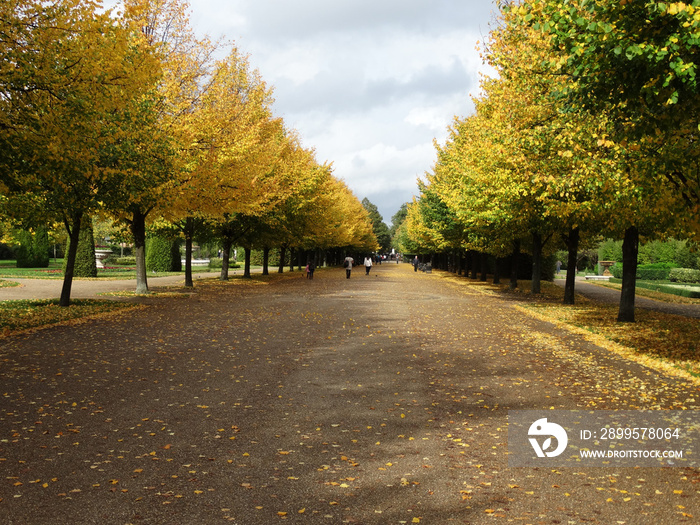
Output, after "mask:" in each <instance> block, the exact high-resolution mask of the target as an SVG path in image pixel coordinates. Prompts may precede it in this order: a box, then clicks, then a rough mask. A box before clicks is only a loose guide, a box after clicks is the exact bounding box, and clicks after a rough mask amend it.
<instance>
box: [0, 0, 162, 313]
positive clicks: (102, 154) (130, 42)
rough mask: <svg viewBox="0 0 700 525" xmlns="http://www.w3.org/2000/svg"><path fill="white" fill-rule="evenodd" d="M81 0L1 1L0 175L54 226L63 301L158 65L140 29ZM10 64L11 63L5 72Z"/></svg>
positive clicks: (116, 180)
mask: <svg viewBox="0 0 700 525" xmlns="http://www.w3.org/2000/svg"><path fill="white" fill-rule="evenodd" d="M97 7H98V6H97V5H96V4H94V3H93V2H89V1H87V0H63V1H60V2H59V1H55V2H44V1H39V0H11V1H10V2H9V3H4V4H3V8H2V9H3V11H2V13H3V15H4V16H3V17H2V19H1V20H0V24H2V31H0V33H2V34H3V37H2V44H0V46H1V47H0V53H2V54H3V56H2V61H1V62H2V64H3V66H2V67H3V74H2V76H1V80H0V90H1V91H2V97H0V100H1V102H0V142H2V147H0V150H2V151H3V153H2V158H1V159H0V163H1V166H0V177H1V179H2V184H3V186H4V187H5V188H6V189H7V192H8V195H13V196H17V195H20V196H26V195H31V196H33V198H34V199H35V201H37V202H39V203H40V206H41V209H42V210H43V212H45V213H47V214H49V215H51V216H53V217H54V218H55V219H57V220H60V221H61V222H63V224H64V225H65V228H66V230H67V232H68V236H69V238H70V249H69V251H68V254H67V264H66V271H65V276H64V282H63V288H62V291H61V298H60V304H61V305H62V306H68V305H69V303H70V292H71V284H72V280H73V267H74V262H75V255H76V249H77V246H78V238H79V234H80V228H81V224H82V223H83V222H84V221H85V220H86V217H89V216H90V214H91V213H93V212H94V211H95V210H97V209H100V208H102V207H103V206H105V203H107V202H110V200H111V199H112V198H114V197H115V195H116V191H115V188H116V187H118V186H119V184H120V183H121V181H122V179H123V177H124V174H123V173H122V172H120V171H119V170H118V169H115V168H116V167H115V162H114V157H115V151H117V150H119V149H120V148H121V146H122V144H121V143H122V139H123V137H124V134H128V128H129V126H130V124H128V125H127V126H126V128H127V129H125V121H124V119H123V115H124V113H125V112H128V111H129V110H130V108H132V107H133V104H134V103H135V102H136V101H140V100H141V98H142V96H143V95H144V92H145V91H146V90H147V89H148V88H149V87H150V86H151V85H152V78H153V75H154V73H155V74H157V72H158V65H157V63H156V62H154V60H153V56H152V54H151V53H149V52H148V51H147V50H146V49H145V46H144V45H142V44H143V39H144V36H143V34H142V33H141V31H140V28H138V27H135V26H134V25H132V24H131V23H129V21H128V20H125V19H117V20H115V19H113V18H112V16H111V14H110V12H100V11H99V10H98V8H97ZM8 65H11V66H9V67H8Z"/></svg>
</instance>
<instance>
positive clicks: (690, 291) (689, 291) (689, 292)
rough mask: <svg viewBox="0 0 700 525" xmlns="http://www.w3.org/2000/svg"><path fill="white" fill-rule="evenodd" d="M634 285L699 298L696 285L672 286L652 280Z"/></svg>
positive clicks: (617, 280) (611, 281)
mask: <svg viewBox="0 0 700 525" xmlns="http://www.w3.org/2000/svg"><path fill="white" fill-rule="evenodd" d="M610 283H614V284H621V283H622V280H621V279H614V278H613V279H610ZM635 286H636V287H637V288H644V289H645V290H653V291H655V292H662V293H667V294H671V295H679V296H681V297H689V298H691V299H699V298H700V288H698V287H688V288H679V287H678V286H674V285H672V284H668V283H659V284H657V283H653V282H644V281H638V282H637V283H635Z"/></svg>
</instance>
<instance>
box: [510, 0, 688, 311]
mask: <svg viewBox="0 0 700 525" xmlns="http://www.w3.org/2000/svg"><path fill="white" fill-rule="evenodd" d="M695 10H696V8H695V7H693V6H689V5H686V4H684V3H682V2H657V1H648V2H627V1H625V2H616V1H612V0H606V1H600V2H584V1H579V0H575V1H569V2H566V6H564V5H563V4H562V2H559V1H555V0H548V1H535V2H530V3H528V4H523V5H522V6H520V7H519V8H518V12H519V14H520V16H521V17H522V20H523V21H524V23H526V24H530V25H531V26H532V27H533V28H534V29H536V30H539V31H540V32H541V33H542V34H543V36H544V37H545V38H546V39H548V41H549V43H550V49H551V50H552V53H551V57H550V60H549V63H550V67H552V68H553V69H556V70H557V71H558V73H559V74H560V75H562V76H566V77H569V78H570V81H569V82H567V83H566V84H564V85H563V86H562V87H561V89H559V90H558V93H556V96H557V97H558V98H559V99H560V100H561V103H563V104H566V105H567V107H568V108H569V110H570V111H580V110H584V111H593V112H596V113H599V112H601V111H602V112H605V114H607V115H608V118H609V120H610V121H611V122H613V123H614V126H612V127H611V128H610V130H609V133H608V134H609V137H607V138H606V139H605V140H606V141H609V142H611V143H613V144H614V145H615V147H616V149H618V150H619V151H620V156H619V158H620V161H621V163H622V172H623V173H624V174H625V175H626V178H627V179H628V180H629V181H631V182H632V184H633V188H634V189H633V191H632V192H631V193H633V194H634V193H636V195H633V196H632V197H633V198H632V200H628V203H630V204H632V206H631V207H628V208H627V209H628V210H630V211H631V212H632V214H636V212H639V211H641V212H642V213H641V216H642V217H645V216H646V217H648V216H649V215H650V214H654V213H655V214H656V216H657V217H663V218H664V219H668V218H669V217H671V216H674V220H673V221H672V222H671V223H669V222H667V223H666V224H664V225H663V226H664V227H665V228H674V229H675V230H676V231H677V232H683V233H684V234H685V235H696V236H697V235H698V234H699V233H700V221H699V220H698V217H699V216H700V214H699V213H698V212H699V211H700V179H698V178H697V173H698V171H697V167H696V162H695V160H694V159H695V158H697V153H698V150H697V148H698V145H697V140H696V137H697V120H698V115H700V112H699V110H700V103H699V102H698V100H699V99H698V96H697V95H698V85H697V81H696V68H697V66H696V64H697V58H698V54H699V51H700V47H699V46H698V42H697V38H696V33H697V29H698V27H700V20H698V19H697V17H696V16H695ZM613 35H614V38H612V36H613ZM632 201H635V202H636V203H638V204H639V205H636V204H635V202H632ZM663 210H665V211H663ZM626 215H627V214H626ZM620 222H627V226H626V227H625V233H624V235H625V242H624V244H623V251H624V258H625V260H626V261H627V262H626V264H627V265H628V267H625V273H624V275H623V286H622V288H623V292H622V299H621V303H620V311H619V313H618V320H620V321H633V320H634V286H635V268H636V256H637V247H638V243H639V233H640V230H641V231H644V230H645V229H646V225H644V224H640V223H639V222H638V221H637V220H634V219H631V218H627V217H625V219H624V220H623V221H620ZM642 222H643V221H642ZM674 223H675V224H674ZM660 226H661V225H658V224H656V225H654V228H653V229H654V230H656V231H659V230H660Z"/></svg>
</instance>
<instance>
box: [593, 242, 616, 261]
mask: <svg viewBox="0 0 700 525" xmlns="http://www.w3.org/2000/svg"><path fill="white" fill-rule="evenodd" d="M598 260H599V261H621V260H622V241H614V240H612V239H607V240H605V241H604V242H602V243H600V246H598Z"/></svg>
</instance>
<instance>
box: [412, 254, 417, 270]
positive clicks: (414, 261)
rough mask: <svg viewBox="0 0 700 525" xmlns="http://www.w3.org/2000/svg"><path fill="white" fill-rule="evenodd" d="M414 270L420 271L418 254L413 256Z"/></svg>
mask: <svg viewBox="0 0 700 525" xmlns="http://www.w3.org/2000/svg"><path fill="white" fill-rule="evenodd" d="M413 271H414V272H417V271H418V256H417V255H416V256H415V257H414V258H413Z"/></svg>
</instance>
